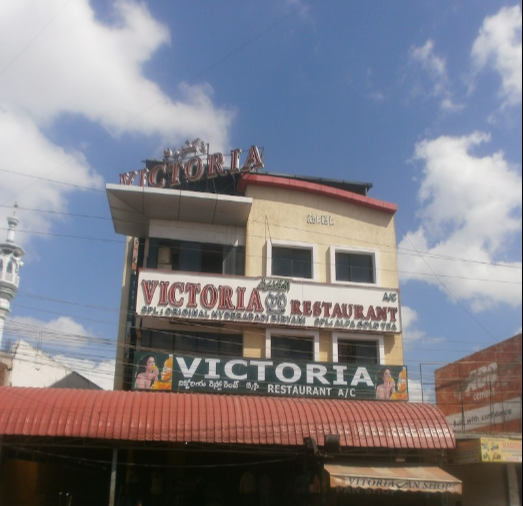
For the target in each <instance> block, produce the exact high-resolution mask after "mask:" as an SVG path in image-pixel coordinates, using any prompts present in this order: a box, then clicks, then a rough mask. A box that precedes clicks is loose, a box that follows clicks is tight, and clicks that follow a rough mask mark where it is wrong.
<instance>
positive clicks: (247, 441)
mask: <svg viewBox="0 0 523 506" xmlns="http://www.w3.org/2000/svg"><path fill="white" fill-rule="evenodd" d="M331 434H336V435H339V436H340V445H341V447H342V448H348V447H351V448H389V449H453V448H455V446H456V441H455V438H454V435H453V433H452V431H451V430H450V428H449V426H448V424H447V422H446V420H445V417H444V416H443V414H442V413H441V412H440V411H439V410H438V409H437V408H436V407H435V406H430V405H426V404H403V403H383V402H377V401H375V402H369V401H365V402H364V401H344V400H339V401H338V400H329V399H296V398H274V397H264V396H242V395H202V394H176V393H153V392H105V391H91V390H59V389H30V388H12V387H3V388H0V435H3V436H26V437H67V438H86V439H98V440H115V441H145V442H147V441H151V442H169V443H202V444H205V443H207V444H228V445H261V446H263V445H265V446H287V447H293V446H294V447H295V446H302V445H303V440H304V438H314V439H315V440H316V441H317V443H318V445H319V446H324V442H325V436H326V435H331Z"/></svg>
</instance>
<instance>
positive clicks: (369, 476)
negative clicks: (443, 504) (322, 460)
mask: <svg viewBox="0 0 523 506" xmlns="http://www.w3.org/2000/svg"><path fill="white" fill-rule="evenodd" d="M325 470H326V471H327V472H328V473H329V475H330V486H331V487H332V488H352V489H362V490H389V491H394V492H423V493H430V494H460V495H461V494H462V492H463V486H462V482H461V481H460V480H458V479H457V478H454V477H453V476H451V475H450V474H448V473H446V472H445V471H443V470H442V469H440V468H438V467H349V466H339V465H338V466H335V465H326V466H325Z"/></svg>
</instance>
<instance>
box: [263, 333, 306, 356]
mask: <svg viewBox="0 0 523 506" xmlns="http://www.w3.org/2000/svg"><path fill="white" fill-rule="evenodd" d="M271 358H272V359H273V360H297V361H306V362H312V361H314V340H313V339H310V338H306V337H300V336H296V337H295V336H277V335H276V336H275V335H273V336H271Z"/></svg>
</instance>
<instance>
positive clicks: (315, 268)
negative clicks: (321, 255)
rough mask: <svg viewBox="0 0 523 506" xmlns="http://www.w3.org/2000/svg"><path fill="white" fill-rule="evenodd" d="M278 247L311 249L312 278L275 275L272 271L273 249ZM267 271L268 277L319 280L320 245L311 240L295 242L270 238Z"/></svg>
mask: <svg viewBox="0 0 523 506" xmlns="http://www.w3.org/2000/svg"><path fill="white" fill-rule="evenodd" d="M274 247H276V248H280V247H281V248H289V249H297V250H306V251H310V252H311V254H312V258H311V261H312V278H300V277H295V276H280V275H275V274H273V272H272V249H273V248H274ZM265 269H266V273H267V277H268V278H273V277H277V278H284V279H297V280H303V281H318V246H317V245H316V244H312V243H309V242H295V241H282V240H269V241H267V262H266V266H265Z"/></svg>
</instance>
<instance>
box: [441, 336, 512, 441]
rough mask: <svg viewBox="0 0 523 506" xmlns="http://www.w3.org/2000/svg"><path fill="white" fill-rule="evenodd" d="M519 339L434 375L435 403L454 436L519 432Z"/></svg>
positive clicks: (496, 346) (503, 343) (501, 344)
mask: <svg viewBox="0 0 523 506" xmlns="http://www.w3.org/2000/svg"><path fill="white" fill-rule="evenodd" d="M521 352H522V339H521V335H518V336H515V337H513V338H512V339H508V340H507V341H504V342H502V343H499V344H496V345H494V346H492V347H490V348H488V349H486V350H482V351H479V352H477V353H475V354H473V355H471V356H469V357H466V358H464V359H463V360H460V361H458V362H454V363H452V364H449V365H447V366H445V367H442V368H441V369H438V370H437V371H436V373H435V376H436V400H437V404H438V408H439V409H440V410H441V411H442V412H443V413H444V415H445V416H446V418H447V421H448V422H449V424H450V425H451V427H452V429H453V430H454V432H491V433H496V432H505V433H508V432H521V385H522V372H521Z"/></svg>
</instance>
